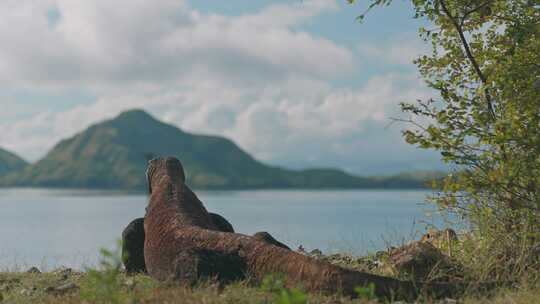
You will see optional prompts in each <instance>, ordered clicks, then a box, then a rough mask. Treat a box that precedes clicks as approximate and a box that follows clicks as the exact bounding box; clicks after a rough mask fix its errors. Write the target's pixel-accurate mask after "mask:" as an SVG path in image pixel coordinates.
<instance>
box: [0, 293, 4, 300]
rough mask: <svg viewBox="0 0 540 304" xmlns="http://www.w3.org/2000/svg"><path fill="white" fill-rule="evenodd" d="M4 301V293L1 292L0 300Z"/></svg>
mask: <svg viewBox="0 0 540 304" xmlns="http://www.w3.org/2000/svg"><path fill="white" fill-rule="evenodd" d="M2 301H4V295H2V293H1V292H0V302H2Z"/></svg>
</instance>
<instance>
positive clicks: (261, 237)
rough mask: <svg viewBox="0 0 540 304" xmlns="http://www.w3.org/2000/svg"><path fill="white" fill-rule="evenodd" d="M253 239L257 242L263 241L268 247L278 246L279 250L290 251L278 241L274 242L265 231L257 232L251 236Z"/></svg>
mask: <svg viewBox="0 0 540 304" xmlns="http://www.w3.org/2000/svg"><path fill="white" fill-rule="evenodd" d="M253 237H254V238H255V239H257V240H259V241H263V242H265V243H268V244H270V245H274V246H278V247H281V248H285V249H287V250H291V248H289V246H287V245H285V244H283V243H281V242H280V241H278V240H276V239H275V238H274V237H273V236H272V235H270V233H268V232H266V231H261V232H257V233H255V234H254V235H253Z"/></svg>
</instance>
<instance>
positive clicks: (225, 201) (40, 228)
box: [0, 189, 430, 270]
mask: <svg viewBox="0 0 540 304" xmlns="http://www.w3.org/2000/svg"><path fill="white" fill-rule="evenodd" d="M427 194H428V192H426V191H401V190H399V191H398V190H396V191H379V190H361V191H228V192H201V191H199V192H198V195H199V197H200V198H201V200H202V201H203V202H204V203H205V205H206V208H207V209H208V210H209V211H211V212H215V213H219V214H221V215H223V216H224V217H226V218H227V219H228V220H229V221H230V222H231V223H232V224H233V226H234V228H235V230H236V231H237V232H239V233H244V234H253V233H255V232H258V231H268V232H270V233H271V234H272V235H273V236H274V237H275V238H277V239H278V240H281V241H283V242H285V243H286V244H288V245H289V246H291V247H292V248H298V246H299V245H303V247H304V248H306V250H311V249H314V248H319V249H321V250H322V251H323V252H326V253H328V252H336V251H347V252H352V253H357V254H361V253H365V252H366V251H373V250H377V249H381V248H383V247H384V245H385V243H386V242H387V241H393V242H396V241H399V240H400V239H402V238H410V237H411V236H413V235H418V234H419V233H422V232H424V224H422V222H423V221H425V220H426V216H425V215H426V212H427V211H428V210H429V209H430V207H429V206H426V205H425V204H423V202H424V198H425V196H426V195H427ZM146 200H147V197H146V196H145V195H142V194H125V193H112V192H97V191H71V190H39V189H0V210H1V213H0V269H4V270H5V269H16V268H18V269H20V268H25V267H28V266H30V265H32V266H34V265H35V266H39V267H42V268H45V269H51V268H54V267H57V266H60V265H64V266H67V267H74V268H79V269H80V268H82V267H84V266H90V265H93V264H95V262H96V260H97V256H98V251H99V248H102V247H105V248H110V249H114V248H115V246H116V240H118V239H119V238H120V235H121V232H122V229H123V228H124V227H125V226H126V225H127V224H128V223H129V222H130V221H131V220H132V219H134V218H136V217H141V216H143V214H144V208H145V206H146Z"/></svg>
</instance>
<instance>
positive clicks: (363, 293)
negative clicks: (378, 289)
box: [354, 283, 376, 300]
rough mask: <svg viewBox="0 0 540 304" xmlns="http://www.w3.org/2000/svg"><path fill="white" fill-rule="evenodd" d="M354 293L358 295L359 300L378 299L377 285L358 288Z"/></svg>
mask: <svg viewBox="0 0 540 304" xmlns="http://www.w3.org/2000/svg"><path fill="white" fill-rule="evenodd" d="M354 291H355V292H356V294H357V295H358V298H360V299H363V300H373V299H375V298H376V296H375V285H374V284H373V283H369V284H368V285H367V286H364V287H360V286H359V287H356V288H355V289H354Z"/></svg>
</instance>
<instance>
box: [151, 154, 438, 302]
mask: <svg viewBox="0 0 540 304" xmlns="http://www.w3.org/2000/svg"><path fill="white" fill-rule="evenodd" d="M184 176H185V175H184V171H183V168H182V165H181V164H180V161H178V160H177V159H176V158H158V159H155V160H152V161H151V162H150V164H149V167H148V171H147V179H148V183H149V189H150V191H151V195H150V202H149V205H148V208H147V214H146V219H145V222H144V227H145V234H146V239H145V244H144V255H145V262H146V267H147V269H148V273H149V274H150V276H152V277H154V278H156V279H158V280H168V279H176V280H197V279H198V278H199V277H200V276H217V277H218V278H222V279H239V278H241V277H243V275H244V273H246V274H248V275H249V276H250V277H251V278H255V279H262V278H264V277H265V276H266V275H269V274H276V273H281V274H285V275H286V278H287V279H286V283H287V285H288V286H302V287H303V288H304V289H306V290H308V291H314V292H325V293H335V292H343V293H344V294H346V295H350V296H355V291H354V289H355V287H359V286H367V285H368V284H374V286H375V294H376V295H377V296H379V297H383V298H387V299H397V298H401V299H413V298H415V297H416V296H417V290H418V289H417V288H415V287H416V286H415V285H414V284H413V283H412V282H403V281H399V280H395V279H392V278H387V277H381V276H376V275H372V274H368V273H363V272H358V271H353V270H348V269H344V268H341V267H338V266H335V265H331V264H329V263H327V262H322V261H317V260H315V259H313V258H310V257H308V256H305V255H302V254H299V253H297V252H294V251H290V250H287V249H285V248H281V247H278V246H274V245H271V244H268V243H267V242H264V241H261V240H258V239H256V238H254V237H251V236H246V235H242V234H236V233H224V232H220V231H217V229H216V228H215V227H214V225H213V223H212V221H211V218H210V216H209V214H208V212H207V210H206V209H205V208H204V206H203V205H202V203H201V202H200V201H199V199H198V198H197V196H196V195H195V194H194V193H193V192H192V191H191V190H190V189H189V188H188V187H187V186H186V185H185V177H184ZM429 286H430V287H435V288H437V287H441V288H443V287H447V286H445V285H440V286H439V285H429ZM444 289H446V288H444Z"/></svg>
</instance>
